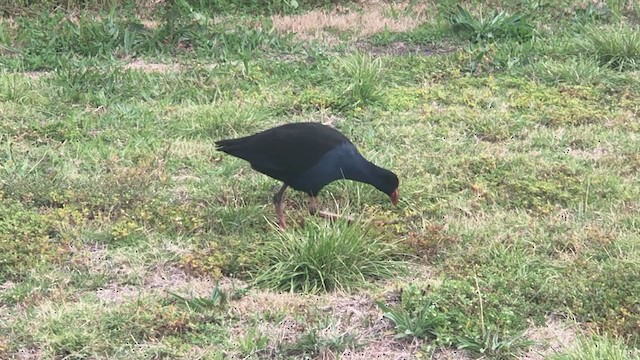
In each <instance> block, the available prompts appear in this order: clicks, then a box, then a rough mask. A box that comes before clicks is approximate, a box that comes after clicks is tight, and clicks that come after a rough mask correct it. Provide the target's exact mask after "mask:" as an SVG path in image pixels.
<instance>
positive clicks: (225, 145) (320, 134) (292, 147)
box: [216, 122, 399, 227]
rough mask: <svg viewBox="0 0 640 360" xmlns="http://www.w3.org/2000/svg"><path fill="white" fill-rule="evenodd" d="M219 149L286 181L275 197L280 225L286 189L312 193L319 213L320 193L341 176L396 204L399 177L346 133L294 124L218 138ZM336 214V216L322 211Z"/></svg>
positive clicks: (318, 125) (313, 210)
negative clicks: (365, 154)
mask: <svg viewBox="0 0 640 360" xmlns="http://www.w3.org/2000/svg"><path fill="white" fill-rule="evenodd" d="M216 149H218V150H221V151H224V152H225V153H227V154H230V155H233V156H235V157H239V158H241V159H244V160H246V161H248V162H249V163H250V164H251V167H252V168H253V169H255V170H257V171H259V172H261V173H263V174H265V175H268V176H270V177H272V178H274V179H278V180H280V181H282V182H284V184H283V185H282V187H281V188H280V190H279V191H278V192H277V193H276V194H275V196H274V197H273V203H274V205H275V208H276V213H277V214H278V223H279V224H280V226H281V227H284V226H285V221H284V211H283V209H282V195H283V193H284V191H285V190H286V189H287V187H289V186H290V187H292V188H293V189H295V190H299V191H303V192H305V193H307V194H309V195H310V196H311V203H310V206H309V212H310V213H312V214H315V213H316V201H315V200H316V199H315V197H316V196H317V195H318V192H320V190H321V189H322V188H323V187H324V186H325V185H327V184H329V183H331V182H332V181H335V180H339V179H350V180H355V181H360V182H363V183H367V184H371V185H373V186H374V187H375V188H376V189H378V190H380V191H382V192H383V193H385V194H387V195H388V196H389V197H390V198H391V201H392V202H393V204H394V205H397V204H398V184H399V181H398V177H397V176H396V174H394V173H393V172H391V171H389V170H387V169H383V168H381V167H379V166H376V165H375V164H373V163H371V162H369V161H367V160H366V159H365V158H364V157H362V155H360V153H359V152H358V149H356V147H355V146H354V145H353V143H352V142H351V141H349V139H347V137H346V136H344V135H342V134H341V133H340V132H339V131H338V130H336V129H334V128H331V127H329V126H325V125H322V124H319V123H311V122H308V123H294V124H286V125H282V126H278V127H275V128H272V129H269V130H265V131H263V132H259V133H257V134H254V135H250V136H246V137H242V138H238V139H228V140H220V141H217V142H216ZM321 215H323V216H329V217H335V215H333V214H327V213H321Z"/></svg>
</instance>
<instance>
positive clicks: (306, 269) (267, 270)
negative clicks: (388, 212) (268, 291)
mask: <svg viewBox="0 0 640 360" xmlns="http://www.w3.org/2000/svg"><path fill="white" fill-rule="evenodd" d="M261 251H262V252H263V254H260V255H258V256H259V257H260V258H263V259H264V260H262V261H261V262H263V263H264V265H263V266H264V269H263V270H261V271H260V272H259V273H258V276H257V278H256V283H257V284H258V285H261V286H266V287H269V288H272V289H274V290H279V291H302V292H306V293H317V292H326V291H333V290H335V289H340V290H347V291H349V290H352V289H353V288H355V287H356V286H357V285H358V284H363V283H366V282H368V281H371V280H376V279H384V278H389V277H391V276H393V275H397V274H399V273H401V272H402V270H403V264H402V263H401V262H400V261H398V259H394V257H395V258H398V257H399V255H400V252H399V249H398V246H397V243H395V242H388V240H385V239H383V238H382V237H381V236H380V235H377V234H375V233H370V232H368V231H367V230H366V228H365V229H362V230H361V229H358V228H356V227H353V226H351V225H349V224H347V223H346V222H343V223H340V224H336V225H330V226H329V225H326V224H315V223H310V224H307V225H305V226H304V228H303V229H301V230H300V231H293V232H282V233H281V234H280V236H279V239H278V240H276V241H273V242H268V243H266V244H264V245H263V250H261Z"/></svg>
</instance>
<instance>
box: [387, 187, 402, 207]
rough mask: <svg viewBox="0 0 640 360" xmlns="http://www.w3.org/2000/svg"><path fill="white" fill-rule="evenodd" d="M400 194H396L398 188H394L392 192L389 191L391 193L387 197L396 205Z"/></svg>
mask: <svg viewBox="0 0 640 360" xmlns="http://www.w3.org/2000/svg"><path fill="white" fill-rule="evenodd" d="M399 196H400V194H398V188H396V189H395V190H393V192H392V193H391V195H389V197H390V198H391V202H392V203H393V205H395V206H398V197H399Z"/></svg>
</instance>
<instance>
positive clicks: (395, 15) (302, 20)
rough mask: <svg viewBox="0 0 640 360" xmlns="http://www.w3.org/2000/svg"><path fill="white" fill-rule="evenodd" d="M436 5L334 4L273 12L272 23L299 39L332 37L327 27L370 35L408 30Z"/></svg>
mask: <svg viewBox="0 0 640 360" xmlns="http://www.w3.org/2000/svg"><path fill="white" fill-rule="evenodd" d="M435 11H436V9H435V6H434V5H433V4H431V3H421V4H418V5H417V6H414V7H412V8H409V4H408V3H395V4H386V3H378V2H366V3H361V4H360V6H359V7H358V8H357V9H351V8H346V7H336V8H335V9H334V10H332V11H325V10H312V11H309V12H306V13H304V14H298V15H273V16H272V17H271V19H272V21H273V25H274V27H275V28H276V29H277V30H278V31H281V32H292V33H295V34H296V36H298V37H299V38H301V39H310V38H327V37H329V38H332V35H331V34H330V31H334V32H335V31H340V32H349V33H351V34H353V36H356V37H357V36H360V37H361V36H369V35H372V34H375V33H379V32H382V31H385V30H387V31H392V32H402V31H408V30H411V29H413V28H415V27H417V26H419V25H420V24H422V23H423V22H425V21H426V20H428V19H429V17H430V15H431V14H435Z"/></svg>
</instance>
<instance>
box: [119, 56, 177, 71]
mask: <svg viewBox="0 0 640 360" xmlns="http://www.w3.org/2000/svg"><path fill="white" fill-rule="evenodd" d="M124 69H126V70H140V71H143V72H146V73H153V72H159V73H166V72H169V71H180V70H181V69H182V66H181V65H180V64H175V63H174V64H158V63H150V62H146V61H144V60H142V59H136V60H134V61H132V62H130V63H128V64H125V65H124Z"/></svg>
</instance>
